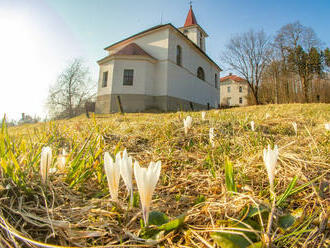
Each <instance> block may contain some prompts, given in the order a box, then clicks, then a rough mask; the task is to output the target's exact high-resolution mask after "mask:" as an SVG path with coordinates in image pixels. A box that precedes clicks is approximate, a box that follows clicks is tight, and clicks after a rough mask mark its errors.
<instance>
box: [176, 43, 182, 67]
mask: <svg viewBox="0 0 330 248" xmlns="http://www.w3.org/2000/svg"><path fill="white" fill-rule="evenodd" d="M176 64H177V65H180V66H181V64H182V49H181V47H180V46H176Z"/></svg>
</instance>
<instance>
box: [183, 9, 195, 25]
mask: <svg viewBox="0 0 330 248" xmlns="http://www.w3.org/2000/svg"><path fill="white" fill-rule="evenodd" d="M196 24H197V20H196V17H195V14H194V11H193V10H192V6H191V5H190V9H189V12H188V15H187V19H186V22H185V23H184V27H189V26H192V25H196Z"/></svg>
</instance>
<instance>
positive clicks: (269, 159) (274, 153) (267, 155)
mask: <svg viewBox="0 0 330 248" xmlns="http://www.w3.org/2000/svg"><path fill="white" fill-rule="evenodd" d="M277 159H278V147H277V145H275V147H274V150H271V148H270V145H268V149H267V150H266V149H264V151H263V160H264V163H265V166H266V170H267V174H268V179H269V184H270V186H271V189H272V190H273V184H274V177H275V165H276V162H277Z"/></svg>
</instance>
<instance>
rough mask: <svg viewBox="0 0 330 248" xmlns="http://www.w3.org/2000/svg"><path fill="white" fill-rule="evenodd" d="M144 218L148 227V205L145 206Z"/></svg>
mask: <svg viewBox="0 0 330 248" xmlns="http://www.w3.org/2000/svg"><path fill="white" fill-rule="evenodd" d="M142 211H143V220H144V226H145V227H148V225H149V223H148V222H149V208H148V207H143V210H142Z"/></svg>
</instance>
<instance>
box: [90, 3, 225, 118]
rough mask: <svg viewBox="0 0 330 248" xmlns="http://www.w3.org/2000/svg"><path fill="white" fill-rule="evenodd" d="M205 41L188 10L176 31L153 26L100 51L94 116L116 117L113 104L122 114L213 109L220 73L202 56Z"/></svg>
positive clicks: (207, 57) (218, 98)
mask: <svg viewBox="0 0 330 248" xmlns="http://www.w3.org/2000/svg"><path fill="white" fill-rule="evenodd" d="M206 37H208V35H207V33H206V32H205V31H204V29H203V28H202V27H201V26H199V25H198V24H197V21H196V18H195V15H194V12H193V10H192V7H191V6H190V10H189V13H188V16H187V19H186V22H185V24H184V26H183V27H181V28H176V27H174V26H173V25H172V24H170V23H169V24H164V25H158V26H155V27H152V28H150V29H147V30H144V31H142V32H140V33H138V34H135V35H133V36H130V37H128V38H126V39H124V40H121V41H119V42H117V43H115V44H112V45H110V46H108V47H106V48H105V50H106V51H107V52H108V56H106V57H105V58H103V59H101V60H99V61H98V64H99V66H100V74H99V82H98V91H97V101H96V112H97V113H111V112H117V111H119V102H120V103H121V105H122V108H123V110H124V112H141V111H148V110H151V109H159V110H161V111H176V110H178V109H182V110H188V109H191V107H193V109H206V108H209V107H218V105H219V104H220V88H219V78H220V71H221V69H220V67H219V66H218V65H217V64H216V63H215V62H214V61H213V60H212V59H211V58H210V57H209V56H208V55H207V54H206V53H205V45H206V44H205V38H206ZM118 96H119V97H118Z"/></svg>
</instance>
